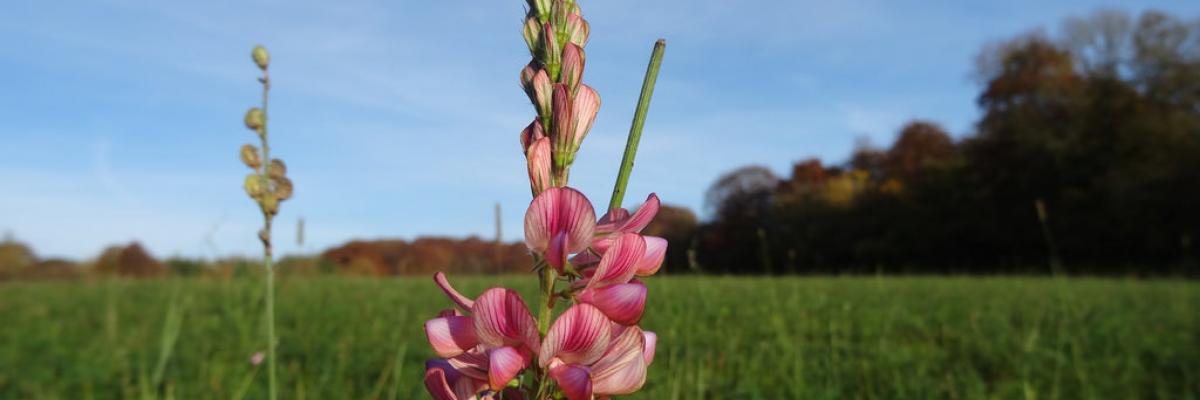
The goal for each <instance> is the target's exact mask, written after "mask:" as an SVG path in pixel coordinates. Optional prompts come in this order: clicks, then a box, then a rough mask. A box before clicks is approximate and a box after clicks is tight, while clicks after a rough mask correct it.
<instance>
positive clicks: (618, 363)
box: [538, 304, 657, 400]
mask: <svg viewBox="0 0 1200 400" xmlns="http://www.w3.org/2000/svg"><path fill="white" fill-rule="evenodd" d="M656 342H657V336H655V335H654V333H652V332H643V331H642V330H641V328H638V327H637V326H623V325H620V324H616V323H613V322H612V321H609V320H608V318H606V317H605V316H604V314H603V313H602V312H600V310H599V309H597V308H596V307H593V306H591V305H588V304H577V305H574V306H572V307H571V308H570V309H568V310H567V311H566V312H564V313H563V314H562V316H560V317H559V318H558V320H557V321H555V322H554V326H553V327H551V328H550V332H549V333H547V334H546V340H545V341H544V342H543V343H542V350H541V354H540V356H539V358H538V363H539V364H540V365H541V366H542V367H543V368H548V369H549V371H550V376H551V377H552V378H553V379H554V380H555V382H557V383H558V386H559V388H560V389H562V391H563V394H565V395H566V396H567V398H568V399H570V400H589V399H591V398H592V396H612V395H622V394H629V393H633V392H635V391H637V390H638V389H641V387H642V385H643V384H644V383H645V381H646V367H647V366H648V365H650V363H651V362H653V361H654V349H655V346H656Z"/></svg>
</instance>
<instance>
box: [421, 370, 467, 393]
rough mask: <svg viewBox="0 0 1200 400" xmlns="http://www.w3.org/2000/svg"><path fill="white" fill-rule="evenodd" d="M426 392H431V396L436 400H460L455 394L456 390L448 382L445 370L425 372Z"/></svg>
mask: <svg viewBox="0 0 1200 400" xmlns="http://www.w3.org/2000/svg"><path fill="white" fill-rule="evenodd" d="M425 390H428V391H429V395H431V396H433V398H434V400H459V399H458V395H456V394H454V390H453V389H451V388H450V384H449V383H448V382H447V381H446V372H445V370H442V369H441V368H432V369H426V370H425Z"/></svg>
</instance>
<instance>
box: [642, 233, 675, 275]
mask: <svg viewBox="0 0 1200 400" xmlns="http://www.w3.org/2000/svg"><path fill="white" fill-rule="evenodd" d="M642 238H643V239H645V240H646V253H645V254H643V255H642V259H641V260H638V263H637V273H636V274H637V276H650V275H654V273H655V272H658V269H659V268H661V267H662V264H663V259H665V258H666V257H667V239H663V238H660V237H656V236H643V237H642Z"/></svg>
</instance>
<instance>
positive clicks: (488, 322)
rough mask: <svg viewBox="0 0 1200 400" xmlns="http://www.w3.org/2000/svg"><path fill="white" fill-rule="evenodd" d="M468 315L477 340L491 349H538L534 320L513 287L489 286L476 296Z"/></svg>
mask: <svg viewBox="0 0 1200 400" xmlns="http://www.w3.org/2000/svg"><path fill="white" fill-rule="evenodd" d="M471 314H472V317H473V318H474V323H475V334H476V336H478V337H479V342H480V343H483V344H484V345H486V346H488V347H490V348H496V347H504V346H516V347H521V346H525V347H527V348H528V349H529V350H530V351H537V349H538V348H539V345H538V331H537V323H536V322H535V321H534V320H533V315H531V314H529V307H526V306H525V301H523V300H521V295H520V294H518V293H517V292H516V291H515V290H512V289H505V288H493V289H488V290H487V291H485V292H483V294H482V295H479V299H478V300H476V301H475V307H473V308H471Z"/></svg>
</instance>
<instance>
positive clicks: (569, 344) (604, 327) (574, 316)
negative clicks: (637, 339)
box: [538, 304, 612, 367]
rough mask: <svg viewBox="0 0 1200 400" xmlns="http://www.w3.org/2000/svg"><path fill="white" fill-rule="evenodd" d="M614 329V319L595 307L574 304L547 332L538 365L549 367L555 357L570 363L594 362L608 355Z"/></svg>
mask: <svg viewBox="0 0 1200 400" xmlns="http://www.w3.org/2000/svg"><path fill="white" fill-rule="evenodd" d="M611 329H612V321H609V320H608V318H607V317H605V316H604V313H602V312H600V310H599V309H597V308H596V307H595V306H592V305H589V304H576V305H573V306H571V308H568V309H567V311H565V312H563V314H562V315H560V316H559V317H558V319H557V320H555V321H554V325H552V326H551V327H550V331H549V332H547V333H546V340H545V341H544V342H542V350H541V353H539V354H538V364H539V365H541V366H543V367H545V366H546V365H549V364H550V362H551V361H552V360H554V359H555V358H558V359H559V360H561V361H562V362H564V363H568V364H583V365H587V364H591V363H593V362H595V361H596V360H597V359H599V358H600V356H602V355H604V350H605V349H607V348H608V342H609V338H610V335H611Z"/></svg>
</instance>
